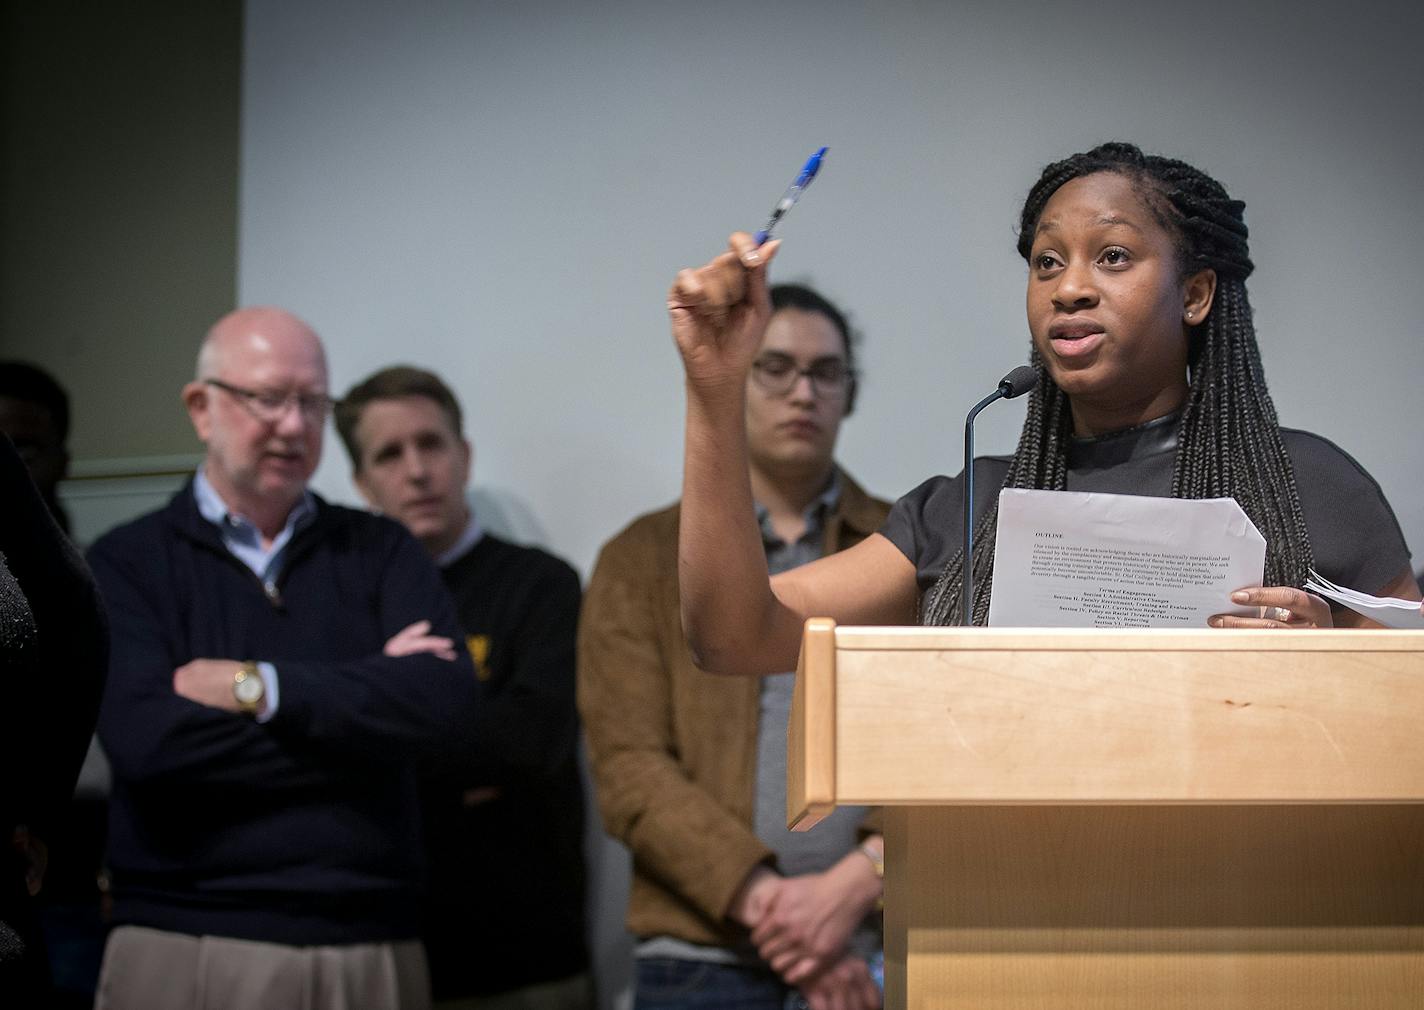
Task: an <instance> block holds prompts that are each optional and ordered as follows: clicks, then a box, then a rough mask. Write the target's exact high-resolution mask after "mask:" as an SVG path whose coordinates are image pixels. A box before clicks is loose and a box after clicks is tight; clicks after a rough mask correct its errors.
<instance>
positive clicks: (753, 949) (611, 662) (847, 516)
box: [578, 285, 889, 1010]
mask: <svg viewBox="0 0 1424 1010" xmlns="http://www.w3.org/2000/svg"><path fill="white" fill-rule="evenodd" d="M771 295H772V305H773V309H774V314H773V316H772V319H771V322H770V324H769V325H768V327H767V332H766V336H765V338H764V340H763V342H762V346H761V350H760V352H759V355H758V357H757V360H756V362H755V363H754V365H753V368H752V372H751V375H750V377H749V378H748V380H747V382H748V385H747V442H748V448H749V450H750V458H751V481H752V491H753V494H754V497H755V499H756V502H757V511H758V520H759V522H760V525H761V529H762V535H763V541H764V544H765V547H766V553H767V564H768V567H769V568H770V570H771V571H773V572H776V571H784V570H786V569H788V568H793V567H795V566H797V565H800V564H804V563H806V562H808V561H811V560H814V559H815V558H817V557H820V556H822V555H823V554H828V553H833V552H835V551H838V550H843V549H844V548H847V547H850V546H852V545H853V544H855V543H858V542H859V541H860V540H862V539H863V538H864V537H866V536H868V535H869V534H870V533H873V532H874V531H875V530H877V529H878V528H879V526H880V523H881V521H882V520H883V519H884V517H885V514H886V512H887V510H888V507H889V506H888V504H887V503H885V502H882V501H878V500H876V499H873V498H871V497H870V496H868V495H867V494H866V493H865V492H864V491H862V490H861V489H860V488H859V487H858V486H857V485H856V484H855V482H854V481H852V480H851V479H850V477H849V476H848V475H847V474H845V473H844V472H843V471H841V470H840V469H839V468H837V466H836V465H835V461H834V458H833V453H834V450H835V442H836V435H837V432H838V430H839V427H840V422H841V420H842V419H843V418H844V417H845V416H846V415H848V414H849V413H850V411H851V409H852V407H853V406H854V398H855V382H856V376H855V370H854V363H853V356H852V354H853V352H852V347H851V340H850V333H849V329H848V327H847V325H846V322H845V319H844V317H843V315H842V314H841V313H840V311H839V310H838V309H836V308H835V306H834V305H832V304H831V303H830V302H828V301H826V299H824V298H823V297H822V296H820V295H819V294H817V293H816V292H814V291H811V290H810V289H807V288H803V287H799V286H795V285H781V286H778V287H775V288H773V289H772V291H771ZM677 538H678V508H677V506H673V507H671V508H668V509H664V510H663V511H660V512H654V513H651V514H649V515H646V516H643V517H641V518H640V519H638V520H636V521H634V522H633V524H632V525H631V526H629V527H628V528H627V529H625V530H624V531H623V532H622V533H620V534H619V535H618V536H617V537H615V538H614V539H613V540H611V541H610V542H609V543H608V544H607V545H605V547H604V548H603V551H602V553H601V554H600V556H599V559H598V563H597V565H596V567H595V569H594V573H593V577H592V580H591V582H590V583H589V586H588V591H587V593H586V594H585V597H584V607H583V615H582V620H581V625H580V631H579V671H578V676H579V707H580V711H581V714H582V716H583V719H584V725H585V732H586V734H587V738H588V742H589V747H590V750H591V753H592V756H593V772H594V779H595V783H596V786H597V794H598V802H599V807H600V809H601V811H602V814H603V820H604V824H605V827H606V828H607V829H608V831H609V832H610V833H611V834H613V835H614V836H615V837H617V838H619V839H620V840H622V841H623V842H624V843H625V844H626V845H627V846H628V847H629V849H631V850H632V853H633V861H634V876H633V883H632V893H631V896H630V899H629V905H628V919H627V921H628V927H629V929H630V930H631V931H632V932H633V933H634V934H635V935H636V936H637V938H638V945H637V949H636V954H637V973H636V988H637V992H636V1002H635V1007H636V1008H637V1010H683V1008H693V1007H706V1008H712V1007H718V1008H721V1007H731V1006H735V1007H742V1008H748V1010H759V1008H763V1007H764V1008H766V1010H782V1008H784V1007H789V1006H790V1007H794V1006H810V1007H812V1008H813V1010H815V1008H819V1007H831V1006H834V1007H837V1008H841V1007H844V1008H847V1010H857V1008H867V1007H877V1006H879V1002H880V996H879V992H878V990H877V988H876V986H875V985H874V983H873V982H872V980H871V973H870V967H869V964H868V961H867V958H868V957H869V956H872V955H873V952H874V951H875V950H876V949H877V945H878V938H877V937H876V936H875V933H874V928H873V924H871V923H869V922H868V919H869V917H870V913H871V912H872V911H873V909H874V907H875V905H876V903H877V900H878V898H879V896H880V892H881V881H880V874H881V866H882V861H881V855H882V842H881V839H880V836H879V835H878V834H875V833H873V832H870V831H869V829H868V828H867V827H866V825H865V824H864V818H865V811H864V810H855V809H845V810H841V811H838V812H837V813H836V815H834V816H833V817H832V818H830V819H828V820H827V821H826V822H823V823H822V824H820V825H818V826H817V828H816V830H815V831H814V832H809V833H804V834H801V833H798V834H792V833H791V832H789V831H787V830H786V826H785V810H786V722H787V714H788V711H789V705H790V697H791V682H792V679H793V676H794V675H793V674H791V673H784V674H777V675H774V676H772V677H765V678H740V677H718V676H715V675H712V674H706V673H703V672H702V671H700V670H699V669H698V668H697V667H696V665H695V664H694V662H693V659H692V656H691V655H690V653H689V652H688V650H687V646H686V643H685V641H684V639H683V635H682V626H681V621H680V618H679V613H678V608H679V600H678V589H677Z"/></svg>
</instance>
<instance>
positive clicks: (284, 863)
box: [89, 485, 479, 944]
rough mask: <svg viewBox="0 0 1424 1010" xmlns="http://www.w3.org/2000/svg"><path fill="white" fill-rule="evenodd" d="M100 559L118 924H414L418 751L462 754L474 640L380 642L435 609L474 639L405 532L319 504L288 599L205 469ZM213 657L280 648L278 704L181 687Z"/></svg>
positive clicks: (384, 932)
mask: <svg viewBox="0 0 1424 1010" xmlns="http://www.w3.org/2000/svg"><path fill="white" fill-rule="evenodd" d="M89 562H90V565H91V566H92V568H93V570H94V574H95V576H96V577H97V579H98V581H99V584H100V587H101V589H102V590H103V593H104V596H105V599H106V602H107V604H108V607H109V612H110V616H111V621H112V626H113V651H112V662H111V664H110V672H109V683H108V691H107V693H106V694H105V698H104V704H103V708H102V710H101V713H100V719H99V733H100V738H101V739H102V741H103V744H104V747H105V749H106V751H107V752H108V754H109V758H110V760H111V761H112V763H113V767H114V794H113V803H112V810H111V817H110V839H109V846H110V848H109V858H110V864H111V867H112V870H113V882H114V900H115V915H116V918H117V920H118V921H120V922H127V923H135V924H139V925H146V926H152V927H155V928H158V929H166V930H173V931H177V932H185V933H193V934H204V933H207V934H216V935H221V936H231V937H238V938H243V939H253V940H266V941H270V942H275V943H287V944H330V943H358V942H367V941H377V940H392V939H404V938H411V937H415V936H416V935H418V932H419V922H418V918H419V913H418V908H419V894H420V886H421V879H420V868H421V856H420V852H421V838H420V827H419V810H418V806H417V792H416V765H417V762H418V760H419V759H421V758H423V757H430V756H434V755H440V754H442V753H458V752H459V750H460V749H461V748H460V742H461V736H462V734H463V733H464V732H465V730H466V729H467V728H468V727H469V726H470V725H471V724H472V723H473V720H474V714H475V710H476V708H477V706H478V698H479V687H478V685H477V682H476V680H475V677H474V670H473V667H472V666H471V664H470V660H469V657H468V655H466V654H465V653H464V652H463V650H462V651H461V654H460V656H459V659H458V661H456V662H448V661H445V660H442V659H438V658H436V657H433V656H430V655H424V654H422V655H417V656H407V657H401V658H391V657H387V656H385V655H383V654H382V652H381V648H382V646H383V645H384V644H385V642H386V641H387V640H388V639H389V638H390V637H391V636H392V635H394V634H395V633H396V632H397V631H399V630H400V629H402V628H404V627H406V626H407V625H409V624H411V623H413V622H415V621H417V620H421V619H429V620H430V621H431V622H432V624H433V630H434V632H435V633H437V634H441V635H447V636H449V637H451V638H453V639H455V640H456V641H457V642H459V641H461V640H462V636H461V635H460V633H459V626H458V622H457V621H456V619H455V613H454V607H453V605H452V603H451V601H450V598H449V596H448V595H447V593H446V592H445V590H444V588H443V587H442V586H441V584H440V577H439V574H438V573H437V572H436V570H435V568H434V566H433V565H432V564H431V563H430V561H429V559H428V558H427V557H426V556H425V554H424V552H423V551H422V550H421V548H420V546H419V545H418V544H417V543H416V542H415V540H414V539H413V538H412V537H411V536H410V535H409V533H407V532H406V530H405V529H404V528H403V527H401V526H400V525H398V524H397V523H394V522H392V521H390V520H387V519H383V518H380V517H378V516H373V515H369V514H367V513H364V512H357V511H354V510H351V509H345V508H340V507H337V506H333V505H329V504H327V503H326V502H323V501H321V500H320V499H318V501H317V514H316V517H315V519H314V520H313V521H312V522H311V523H310V524H309V525H307V526H306V527H305V528H304V529H302V530H301V531H300V532H299V533H298V534H297V535H296V537H295V538H294V539H293V541H292V543H291V544H290V546H289V547H288V554H287V560H286V561H285V563H284V566H283V569H282V572H281V576H280V578H279V580H278V587H279V590H280V602H277V603H274V602H272V601H270V600H269V599H268V598H267V596H266V594H265V593H264V592H263V588H262V585H261V583H260V582H259V580H258V579H257V577H256V576H255V575H254V574H253V573H252V571H251V570H250V569H248V568H247V567H246V566H244V565H243V564H242V563H241V562H240V561H238V560H237V559H236V558H234V557H233V556H232V555H231V554H230V553H229V552H228V551H227V550H226V549H225V548H224V547H223V545H222V541H221V538H220V537H219V535H218V531H217V529H216V528H215V527H214V526H213V525H212V524H211V523H209V522H208V521H206V520H205V519H203V518H202V516H201V515H200V514H199V513H198V509H197V506H196V504H195V502H194V498H193V492H192V488H191V485H190V486H189V487H186V488H184V489H183V490H182V491H180V492H179V493H178V494H177V495H176V496H175V497H174V498H173V500H172V501H171V502H170V503H169V504H168V506H167V507H166V508H164V509H162V510H160V511H158V512H155V513H152V514H150V515H148V516H145V517H143V518H141V519H139V520H137V521H135V522H133V523H130V524H128V525H126V526H122V527H120V528H118V529H116V530H114V531H113V532H111V533H109V534H108V535H106V536H105V537H103V538H102V539H100V540H99V541H98V542H97V543H96V544H95V545H94V546H93V548H92V549H91V550H90V553H89ZM200 657H206V658H213V659H234V660H246V659H252V660H259V661H261V660H266V661H270V662H272V663H273V664H274V665H275V666H276V669H277V676H278V682H279V687H280V704H279V706H278V709H277V713H276V715H275V717H274V718H272V719H271V720H270V721H269V722H267V723H265V724H259V723H257V722H255V721H254V720H253V719H252V718H250V717H247V716H243V715H236V714H233V713H230V712H225V711H221V710H219V709H213V708H208V707H206V706H203V705H199V704H196V703H194V702H191V701H188V700H186V699H184V698H181V697H179V696H178V695H176V694H174V693H173V671H174V670H175V669H176V668H177V667H179V666H181V665H183V664H184V663H186V662H188V661H189V660H191V659H195V658H200Z"/></svg>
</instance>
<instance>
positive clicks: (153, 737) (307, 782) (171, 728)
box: [89, 531, 331, 789]
mask: <svg viewBox="0 0 1424 1010" xmlns="http://www.w3.org/2000/svg"><path fill="white" fill-rule="evenodd" d="M162 553H163V551H162V548H161V546H160V545H159V544H158V543H156V542H151V541H150V540H149V539H148V538H146V537H142V536H135V535H134V534H133V533H132V532H130V531H124V532H123V534H122V535H120V534H110V535H109V536H107V537H104V538H102V539H100V540H99V541H98V542H97V543H95V544H94V546H93V547H91V548H90V550H89V564H90V565H91V566H92V568H93V570H94V575H95V577H96V578H97V579H98V581H99V585H100V587H101V588H102V590H103V593H104V599H105V602H106V603H107V605H108V608H109V614H110V619H111V621H112V627H113V648H112V655H111V657H110V664H109V683H108V689H107V690H106V692H105V695H104V704H103V707H102V708H101V710H100V715H99V738H100V740H101V741H102V742H103V745H104V751H105V753H106V754H107V755H108V757H109V760H110V762H111V763H112V764H113V766H114V773H115V776H116V777H118V778H121V779H124V780H126V781H128V782H131V783H151V784H155V785H157V784H164V785H175V784H181V783H199V784H222V785H229V786H244V785H256V786H258V787H259V788H269V789H270V788H282V787H293V788H300V787H304V786H314V785H316V786H319V785H322V784H325V783H327V782H329V781H330V780H331V779H330V776H329V775H328V774H326V773H324V772H323V771H322V770H321V769H320V767H319V766H318V765H317V764H316V763H314V762H313V761H312V760H311V759H310V757H309V756H307V755H303V754H301V753H294V752H293V750H292V749H290V748H288V747H287V746H285V745H283V744H282V743H281V742H280V741H279V740H278V739H276V738H275V737H274V736H273V735H272V734H271V733H269V732H268V731H267V729H266V727H264V726H259V725H258V724H257V723H255V722H253V721H252V720H251V719H250V718H247V717H246V716H239V715H235V714H234V713H231V712H224V711H222V710H220V709H216V708H209V707H207V706H206V705H199V704H198V703H197V702H193V701H189V700H188V699H186V698H182V697H179V696H178V695H177V694H174V692H173V671H174V670H175V669H176V668H177V667H178V666H180V665H182V663H185V662H187V661H188V660H189V659H191V658H192V657H191V656H188V655H185V648H184V645H183V644H182V641H181V634H182V629H181V628H180V627H179V621H178V618H177V614H176V612H175V604H174V601H173V599H172V593H171V591H169V592H164V591H163V589H162V588H161V587H162V586H163V585H164V584H165V578H164V574H163V572H162V565H161V563H159V562H158V558H159V557H161V555H162ZM155 587H158V588H155ZM180 656H181V657H182V658H181V659H180V658H179V657H180Z"/></svg>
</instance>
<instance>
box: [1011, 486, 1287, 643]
mask: <svg viewBox="0 0 1424 1010" xmlns="http://www.w3.org/2000/svg"><path fill="white" fill-rule="evenodd" d="M1265 562H1266V540H1265V538H1264V537H1262V536H1261V534H1260V532H1258V531H1257V529H1256V527H1255V525H1254V524H1253V523H1252V522H1251V520H1250V519H1248V518H1247V517H1246V513H1245V512H1243V511H1241V506H1240V505H1238V504H1236V501H1235V500H1234V499H1232V498H1211V499H1205V500H1188V499H1181V498H1148V497H1140V496H1137V495H1120V494H1098V493H1084V492H1079V491H1027V490H1020V489H1017V488H1005V489H1004V490H1003V491H1002V492H1000V494H999V528H998V532H997V535H996V538H995V541H994V588H993V592H992V594H991V595H990V598H989V623H990V624H991V625H996V626H999V627H1020V628H1204V627H1206V622H1207V618H1208V617H1210V616H1212V615H1213V614H1242V615H1246V616H1251V617H1254V616H1256V614H1257V613H1258V611H1257V608H1255V607H1239V606H1235V605H1234V604H1232V602H1231V593H1232V592H1234V591H1235V590H1237V589H1241V588H1243V587H1246V586H1259V585H1260V584H1261V576H1262V573H1263V572H1264V571H1265Z"/></svg>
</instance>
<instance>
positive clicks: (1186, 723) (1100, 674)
mask: <svg viewBox="0 0 1424 1010" xmlns="http://www.w3.org/2000/svg"><path fill="white" fill-rule="evenodd" d="M798 672H799V676H798V677H797V679H796V696H795V702H794V706H793V711H792V719H791V726H790V730H789V733H790V759H789V781H788V789H787V799H788V816H789V819H790V821H791V823H792V825H793V826H794V827H802V828H804V827H808V826H810V825H812V824H814V823H815V822H816V821H817V820H819V819H820V818H821V817H823V816H825V814H827V813H828V812H829V811H830V810H831V809H833V808H834V807H835V806H836V805H837V804H840V803H848V804H869V805H872V806H883V807H885V808H886V810H885V819H886V832H885V840H886V880H885V906H886V907H885V932H886V936H885V961H886V1006H887V1007H891V1008H899V1007H911V1008H917V1010H918V1008H928V1007H973V1008H981V1007H982V1008H1009V1007H1015V1008H1018V1007H1033V1008H1038V1010H1045V1008H1050V1007H1095V1008H1097V1007H1103V1008H1107V1007H1112V1008H1128V1007H1132V1008H1153V1010H1157V1008H1178V1007H1180V1008H1188V1007H1190V1008H1194V1010H1195V1008H1208V1007H1209V1008H1235V1007H1280V1008H1290V1010H1299V1008H1313V1007H1320V1008H1326V1007H1329V1008H1332V1010H1334V1008H1341V1007H1410V1008H1419V1007H1424V633H1421V632H1406V631H1259V632H1258V631H1212V630H1203V631H1090V630H1077V629H1074V630H1053V629H1042V630H1039V629H997V628H959V629H921V628H837V627H836V626H835V625H834V623H833V622H831V621H827V620H812V621H808V622H807V625H806V632H805V638H804V642H803V645H802V651H801V661H800V666H799V671H798Z"/></svg>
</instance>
